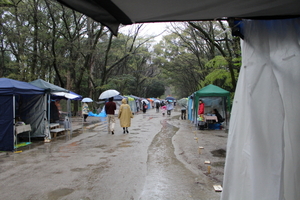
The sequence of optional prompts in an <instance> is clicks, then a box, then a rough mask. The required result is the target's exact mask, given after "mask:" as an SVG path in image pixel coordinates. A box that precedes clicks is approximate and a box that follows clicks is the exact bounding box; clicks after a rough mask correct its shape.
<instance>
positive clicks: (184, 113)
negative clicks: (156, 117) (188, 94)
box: [181, 104, 187, 119]
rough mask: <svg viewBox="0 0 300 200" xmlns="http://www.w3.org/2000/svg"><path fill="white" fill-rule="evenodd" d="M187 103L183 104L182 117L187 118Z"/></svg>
mask: <svg viewBox="0 0 300 200" xmlns="http://www.w3.org/2000/svg"><path fill="white" fill-rule="evenodd" d="M186 107H187V105H186V104H181V119H186Z"/></svg>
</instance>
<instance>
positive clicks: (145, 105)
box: [143, 101, 148, 113]
mask: <svg viewBox="0 0 300 200" xmlns="http://www.w3.org/2000/svg"><path fill="white" fill-rule="evenodd" d="M147 108H148V106H147V104H146V103H145V101H143V113H146V110H147Z"/></svg>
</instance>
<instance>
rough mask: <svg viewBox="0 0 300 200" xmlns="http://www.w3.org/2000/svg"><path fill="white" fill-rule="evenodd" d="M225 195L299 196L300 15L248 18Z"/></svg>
mask: <svg viewBox="0 0 300 200" xmlns="http://www.w3.org/2000/svg"><path fill="white" fill-rule="evenodd" d="M244 34H245V40H244V41H243V42H242V66H243V67H242V68H241V71H240V74H239V79H238V84H237V88H236V92H235V97H234V101H233V107H232V114H231V120H230V129H229V137H228V143H227V154H226V162H225V176H224V185H223V192H222V199H223V200H227V199H243V200H254V199H286V200H290V199H291V200H294V199H300V190H299V185H300V171H299V166H300V156H299V152H300V145H299V144H300V137H299V130H300V123H299V119H300V106H299V100H300V90H299V85H300V78H299V77H300V66H299V63H300V47H299V41H300V19H299V18H298V19H286V20H277V21H267V20H266V21H262V20H260V21H255V20H253V21H251V20H244Z"/></svg>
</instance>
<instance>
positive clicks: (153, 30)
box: [119, 22, 170, 41]
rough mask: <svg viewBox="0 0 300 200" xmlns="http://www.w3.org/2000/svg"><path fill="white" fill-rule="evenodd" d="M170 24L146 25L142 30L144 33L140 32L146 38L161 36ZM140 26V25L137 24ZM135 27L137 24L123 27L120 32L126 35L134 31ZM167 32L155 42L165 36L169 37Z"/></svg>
mask: <svg viewBox="0 0 300 200" xmlns="http://www.w3.org/2000/svg"><path fill="white" fill-rule="evenodd" d="M169 24H170V23H162V22H157V23H145V24H144V27H143V29H142V31H141V32H140V35H145V36H150V35H159V34H161V33H163V32H164V31H165V30H166V27H167V26H168V25H169ZM137 25H139V24H137ZM134 26H136V25H135V24H133V25H127V26H125V27H122V28H120V29H119V32H121V33H124V34H128V32H129V31H132V30H134ZM167 34H168V33H167V31H165V32H164V33H163V34H162V35H160V36H158V37H157V38H156V39H155V40H156V41H159V40H160V39H161V38H162V36H163V35H167Z"/></svg>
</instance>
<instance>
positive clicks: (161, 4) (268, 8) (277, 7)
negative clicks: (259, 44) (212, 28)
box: [57, 0, 300, 34]
mask: <svg viewBox="0 0 300 200" xmlns="http://www.w3.org/2000/svg"><path fill="white" fill-rule="evenodd" d="M57 1H58V2H60V3H62V4H64V5H66V6H68V7H70V8H72V9H73V10H77V11H79V12H81V13H83V14H85V15H87V16H89V17H91V18H92V19H94V20H95V21H98V22H101V23H102V24H104V25H106V26H108V27H109V29H110V30H111V31H112V32H113V33H114V34H117V32H118V27H119V25H120V24H124V25H128V24H133V23H145V22H170V21H198V20H216V19H227V18H230V17H231V18H239V19H271V18H272V19H274V18H276V19H278V18H285V17H287V16H289V17H294V16H300V2H299V1H297V0H274V1H270V0H247V1H236V0H210V1H201V0H200V1H199V0H182V1H173V0H164V1H161V0H151V1H149V0H113V1H112V0H105V1H94V0H57Z"/></svg>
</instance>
